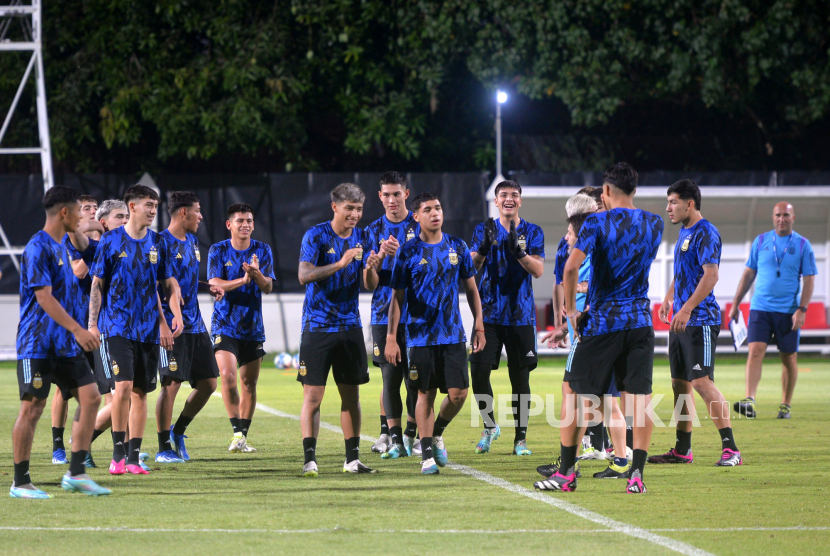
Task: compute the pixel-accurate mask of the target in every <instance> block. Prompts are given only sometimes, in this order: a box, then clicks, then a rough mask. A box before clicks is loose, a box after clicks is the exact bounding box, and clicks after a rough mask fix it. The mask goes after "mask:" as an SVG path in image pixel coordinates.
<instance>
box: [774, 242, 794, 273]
mask: <svg viewBox="0 0 830 556" xmlns="http://www.w3.org/2000/svg"><path fill="white" fill-rule="evenodd" d="M773 233H775V232H773ZM775 235H778V234H775ZM776 239H777V238H776V237H774V236H773V238H772V252H773V254H774V255H775V264H776V265H777V266H778V268H777V273H778V277H779V278H781V263H782V262H783V261H784V257H786V256H787V251H789V249H790V242H791V241H792V240H793V235H792V234H790V237H789V239H788V240H787V246H786V247H785V248H784V253H783V254H782V255H781V260H778V248H777V247H776V246H775V240H776Z"/></svg>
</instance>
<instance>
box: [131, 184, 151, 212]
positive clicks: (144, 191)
mask: <svg viewBox="0 0 830 556" xmlns="http://www.w3.org/2000/svg"><path fill="white" fill-rule="evenodd" d="M141 199H152V200H154V201H158V200H159V194H158V193H156V190H155V189H152V188H150V187H147V186H146V185H141V184H140V183H137V184H135V185H133V186H132V187H128V188H127V190H126V191H125V192H124V204H125V205H127V208H128V209H129V208H130V202H131V201H140V200H141Z"/></svg>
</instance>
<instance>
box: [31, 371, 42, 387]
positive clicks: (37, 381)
mask: <svg viewBox="0 0 830 556" xmlns="http://www.w3.org/2000/svg"><path fill="white" fill-rule="evenodd" d="M32 386H34V387H35V388H36V389H37V388H43V378H42V377H41V376H40V373H35V378H34V380H32Z"/></svg>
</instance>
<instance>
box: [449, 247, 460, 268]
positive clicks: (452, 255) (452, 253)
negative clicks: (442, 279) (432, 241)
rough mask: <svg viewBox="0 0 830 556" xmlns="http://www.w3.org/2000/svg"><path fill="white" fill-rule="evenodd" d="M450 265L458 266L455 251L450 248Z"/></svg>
mask: <svg viewBox="0 0 830 556" xmlns="http://www.w3.org/2000/svg"><path fill="white" fill-rule="evenodd" d="M450 264H451V265H457V264H458V253H456V252H455V250H454V249H453V248H452V247H450Z"/></svg>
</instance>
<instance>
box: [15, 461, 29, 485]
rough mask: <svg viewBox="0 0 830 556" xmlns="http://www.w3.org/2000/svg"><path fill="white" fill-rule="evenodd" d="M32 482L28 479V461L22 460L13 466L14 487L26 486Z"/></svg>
mask: <svg viewBox="0 0 830 556" xmlns="http://www.w3.org/2000/svg"><path fill="white" fill-rule="evenodd" d="M31 482H32V479H31V477H29V460H27V459H26V460H23V461H21V462H20V463H15V464H14V486H16V487H19V486H23V485H28V484H29V483H31Z"/></svg>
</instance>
